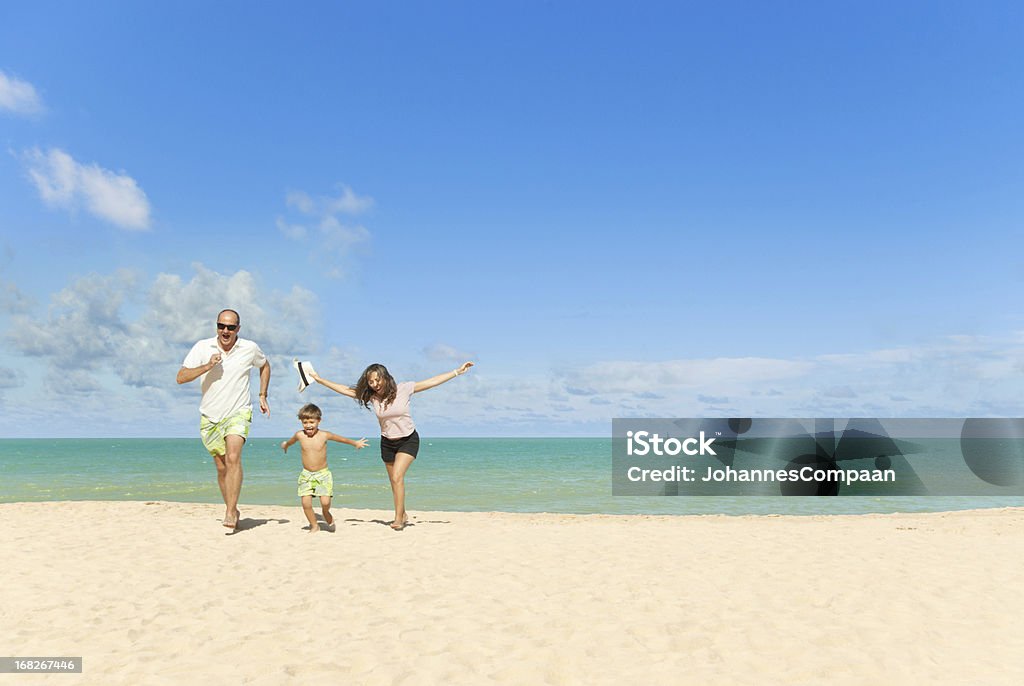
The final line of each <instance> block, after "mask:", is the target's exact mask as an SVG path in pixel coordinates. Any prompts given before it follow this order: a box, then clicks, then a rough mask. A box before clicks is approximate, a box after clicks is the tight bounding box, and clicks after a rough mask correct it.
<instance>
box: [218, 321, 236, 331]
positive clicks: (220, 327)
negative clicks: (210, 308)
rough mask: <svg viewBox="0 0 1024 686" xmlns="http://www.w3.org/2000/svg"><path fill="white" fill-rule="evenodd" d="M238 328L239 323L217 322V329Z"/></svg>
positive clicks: (232, 329) (231, 329)
mask: <svg viewBox="0 0 1024 686" xmlns="http://www.w3.org/2000/svg"><path fill="white" fill-rule="evenodd" d="M237 328H238V324H221V323H220V322H217V331H220V330H221V329H227V330H228V331H234V330H235V329H237Z"/></svg>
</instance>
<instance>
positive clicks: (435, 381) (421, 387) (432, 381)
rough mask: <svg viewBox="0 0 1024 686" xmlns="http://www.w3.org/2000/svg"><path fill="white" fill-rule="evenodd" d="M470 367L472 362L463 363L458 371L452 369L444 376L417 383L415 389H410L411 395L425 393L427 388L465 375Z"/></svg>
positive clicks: (440, 375) (439, 375)
mask: <svg viewBox="0 0 1024 686" xmlns="http://www.w3.org/2000/svg"><path fill="white" fill-rule="evenodd" d="M472 366H473V363H472V362H464V363H463V364H462V366H461V367H459V368H458V369H453V370H451V371H450V372H445V373H444V374H438V375H437V376H432V377H430V378H429V379H425V380H423V381H417V382H416V386H415V388H413V389H412V392H413V393H419V392H420V391H425V390H427V389H428V388H433V387H435V386H440V385H441V384H443V383H444V382H445V381H451V380H452V379H454V378H455V377H456V376H461V375H462V374H465V373H466V372H468V371H469V368H470V367H472Z"/></svg>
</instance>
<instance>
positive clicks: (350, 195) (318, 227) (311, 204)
mask: <svg viewBox="0 0 1024 686" xmlns="http://www.w3.org/2000/svg"><path fill="white" fill-rule="evenodd" d="M285 204H286V205H287V206H288V207H289V208H291V209H293V210H296V211H297V212H298V213H299V214H300V215H302V216H301V217H299V218H298V219H297V220H296V221H291V220H288V219H286V218H285V217H281V216H279V217H277V220H276V222H277V228H278V230H279V231H280V232H281V234H282V235H283V236H285V237H286V238H289V239H291V240H293V241H308V242H309V243H310V248H312V250H311V252H310V260H311V261H313V262H317V263H320V264H321V266H322V268H323V269H324V271H325V273H326V274H327V276H329V277H331V278H340V277H341V276H343V275H344V273H345V269H344V265H345V262H346V260H347V259H348V256H349V255H350V254H351V253H352V251H353V250H354V249H355V248H356V247H357V246H359V245H361V244H364V243H367V242H369V240H370V232H369V231H367V229H366V227H364V226H363V225H361V224H358V223H351V222H348V221H342V219H341V216H342V215H348V216H353V215H357V214H362V213H363V212H366V211H367V210H369V209H370V208H371V207H373V198H370V197H369V196H359V195H357V194H356V193H355V191H353V190H352V189H351V188H349V187H348V186H346V185H344V184H342V185H341V186H340V194H339V195H338V196H337V197H330V196H320V197H316V198H314V197H312V196H310V195H309V194H308V193H306V192H305V191H289V192H288V193H287V194H286V195H285Z"/></svg>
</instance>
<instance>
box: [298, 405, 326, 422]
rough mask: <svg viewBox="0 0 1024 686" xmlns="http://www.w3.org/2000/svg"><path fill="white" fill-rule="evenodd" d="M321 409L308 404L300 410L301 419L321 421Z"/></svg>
mask: <svg viewBox="0 0 1024 686" xmlns="http://www.w3.org/2000/svg"><path fill="white" fill-rule="evenodd" d="M321 416H322V415H321V414H320V408H319V407H317V406H316V405H314V404H313V403H307V404H305V405H303V406H302V409H301V410H299V419H320V418H321Z"/></svg>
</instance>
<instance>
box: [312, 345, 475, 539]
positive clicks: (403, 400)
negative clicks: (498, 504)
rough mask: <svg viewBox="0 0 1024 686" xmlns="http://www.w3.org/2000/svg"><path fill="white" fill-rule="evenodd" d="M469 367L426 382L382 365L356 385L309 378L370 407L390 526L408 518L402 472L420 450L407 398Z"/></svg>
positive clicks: (398, 527)
mask: <svg viewBox="0 0 1024 686" xmlns="http://www.w3.org/2000/svg"><path fill="white" fill-rule="evenodd" d="M472 366H473V363H472V362H466V363H464V364H463V365H462V366H461V367H459V368H458V369H453V370H452V371H450V372H445V373H444V374H438V375H437V376H432V377H430V378H429V379H427V380H426V381H415V382H414V381H405V382H402V383H395V379H394V377H392V376H391V374H390V373H389V372H388V369H387V367H385V366H384V365H382V364H371V365H370V366H369V367H367V368H366V370H365V371H364V372H363V374H362V376H360V377H359V381H357V382H356V387H355V388H352V387H351V386H346V385H344V384H340V383H335V382H333V381H328V380H327V379H323V378H321V377H320V376H318V375H317V374H316V373H315V372H311V373H309V377H310V378H312V379H313V380H315V381H316V382H317V383H319V384H322V385H324V386H326V387H327V388H329V389H331V390H332V391H335V392H336V393H341V394H342V395H347V396H348V397H350V398H355V399H356V401H357V402H358V403H359V404H360V405H362V406H363V407H365V408H367V409H372V410H373V411H374V414H376V415H377V421H379V422H380V434H381V436H380V457H381V459H382V460H384V467H385V468H386V469H387V470H388V478H389V479H390V481H391V495H392V496H393V497H394V500H395V521H393V522H391V528H392V529H394V530H395V531H401V530H402V529H404V528H405V525H406V523H407V522H408V521H409V517H408V515H406V513H405V473H406V472H407V471H408V470H409V465H411V464H412V461H413V460H415V459H416V453H418V452H419V449H420V435H419V433H417V432H416V425H415V424H414V423H413V421H412V415H411V414H410V413H409V401H410V400H411V399H412V394H413V393H419V392H420V391H425V390H427V389H428V388H433V387H434V386H440V385H441V384H443V383H444V382H445V381H451V380H452V379H454V378H455V377H456V376H459V375H461V374H465V373H466V372H467V371H469V368H470V367H472Z"/></svg>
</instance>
